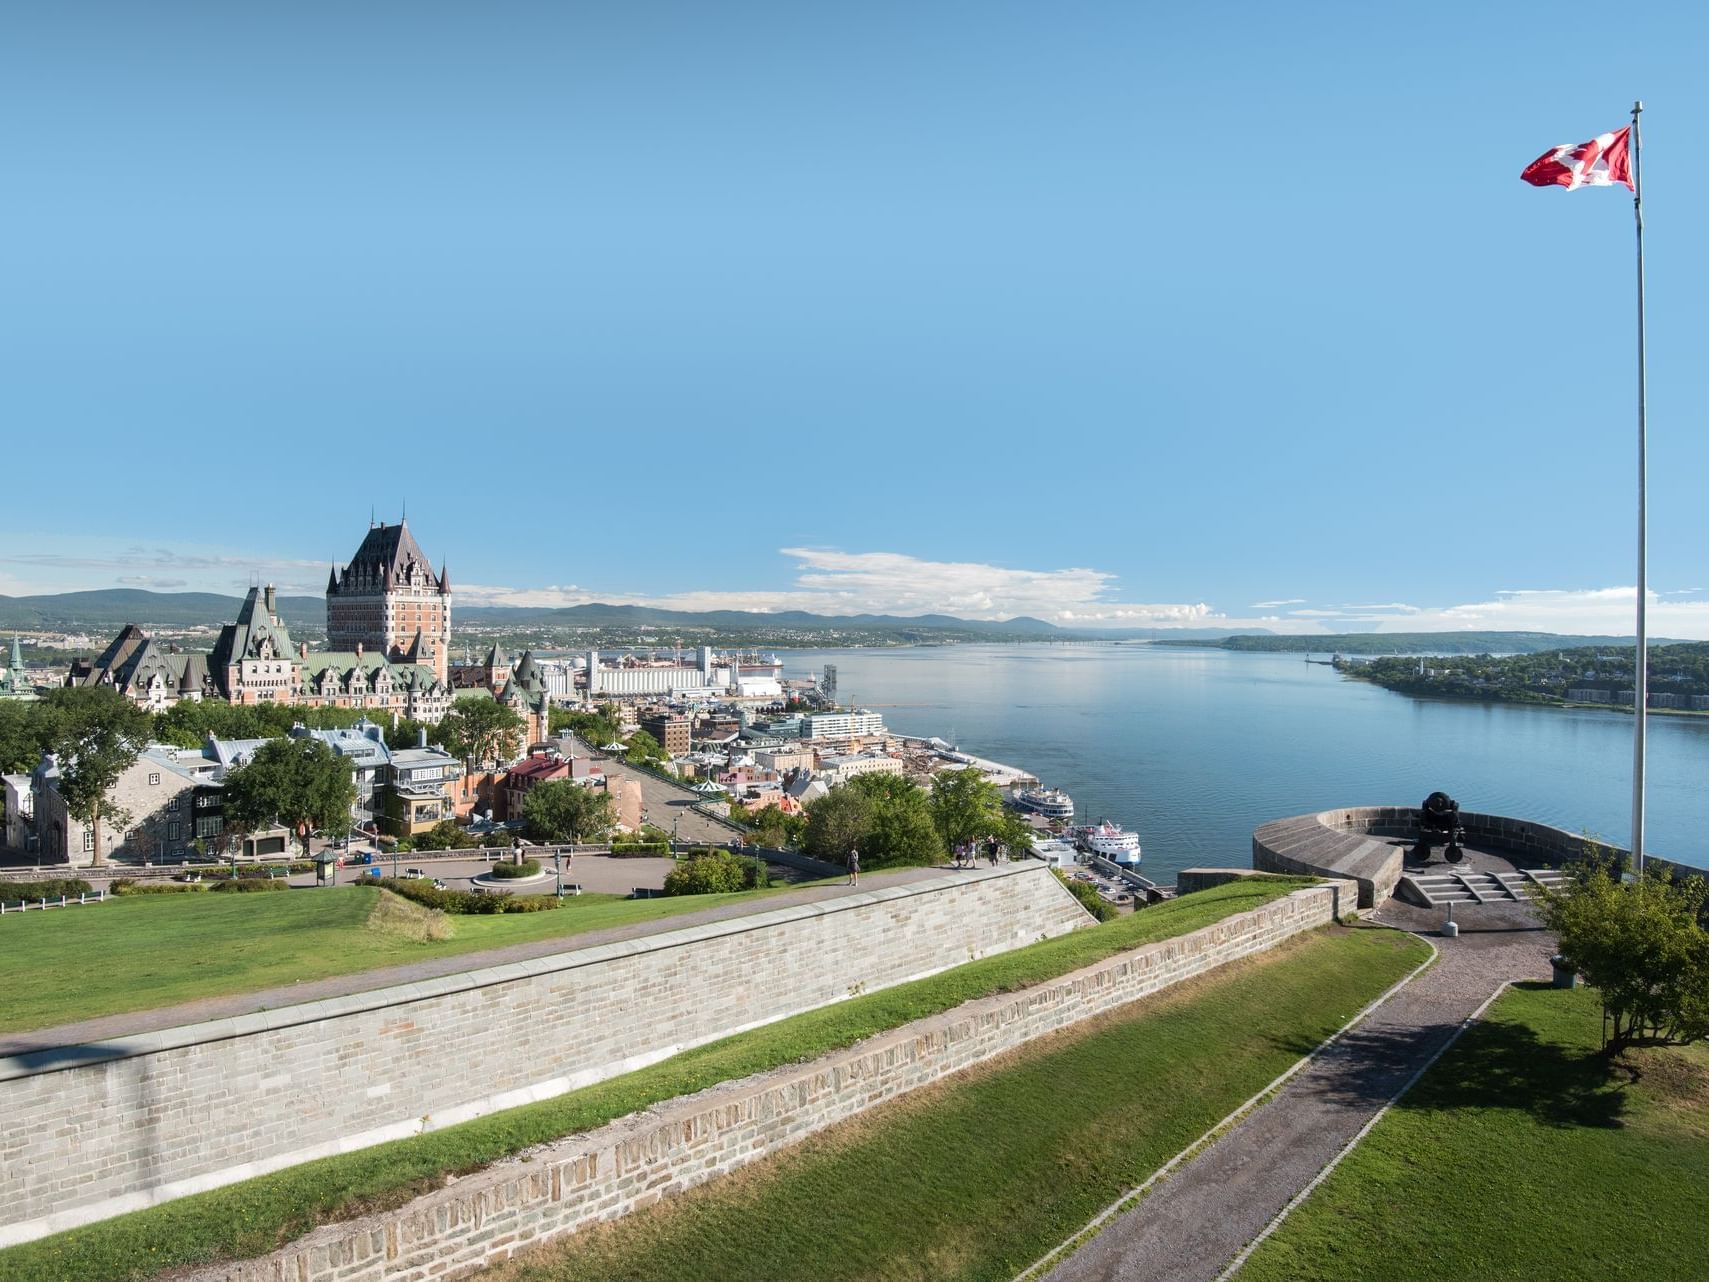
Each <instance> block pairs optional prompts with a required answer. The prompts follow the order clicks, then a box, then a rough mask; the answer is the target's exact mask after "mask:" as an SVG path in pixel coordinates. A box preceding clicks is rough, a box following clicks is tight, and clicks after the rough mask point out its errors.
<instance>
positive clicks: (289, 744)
mask: <svg viewBox="0 0 1709 1282" xmlns="http://www.w3.org/2000/svg"><path fill="white" fill-rule="evenodd" d="M355 802H356V783H355V781H354V779H352V777H351V771H350V766H349V764H348V763H347V762H345V761H344V760H343V759H342V758H341V757H339V756H338V754H337V753H335V752H333V750H332V749H331V748H329V747H328V746H327V745H326V744H324V743H322V742H321V741H320V740H319V739H289V738H286V739H269V740H268V741H267V742H266V743H264V744H262V745H261V746H260V747H259V748H257V749H256V750H255V755H254V756H253V757H251V758H250V759H249V761H248V762H247V763H246V764H244V765H242V766H239V767H238V768H237V769H235V770H233V771H231V772H229V773H228V774H227V775H226V779H225V818H226V824H227V826H228V827H230V828H233V829H234V830H237V831H243V832H255V831H257V830H258V829H262V828H266V827H269V826H271V825H272V824H274V823H278V824H282V825H283V826H284V827H286V828H289V829H291V830H292V831H293V832H294V833H296V835H297V839H298V840H299V841H301V842H302V845H303V853H304V854H305V855H306V854H307V853H308V848H309V835H310V833H312V832H313V831H315V830H316V829H318V830H320V832H322V833H323V834H325V835H327V836H333V837H342V836H344V835H345V834H346V833H348V832H349V831H350V808H351V806H353V805H354V804H355Z"/></svg>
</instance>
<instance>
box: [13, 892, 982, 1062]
mask: <svg viewBox="0 0 1709 1282" xmlns="http://www.w3.org/2000/svg"><path fill="white" fill-rule="evenodd" d="M948 871H949V870H948V869H944V868H898V869H896V870H894V871H890V872H880V873H872V874H869V875H868V876H865V877H863V878H862V879H861V884H860V887H859V889H858V890H857V889H854V888H852V887H849V886H846V885H843V884H841V883H838V884H836V885H832V886H806V887H802V888H801V889H798V890H788V891H784V892H783V893H781V894H773V895H765V896H763V897H760V898H757V899H742V900H737V901H735V902H733V903H727V904H722V905H720V906H719V907H717V908H708V909H704V910H702V911H700V912H691V913H679V914H678V915H676V916H674V917H661V918H655V919H654V920H652V921H644V922H635V923H633V924H631V925H627V926H612V927H608V928H606V929H604V930H588V931H582V932H581V933H579V934H572V935H558V936H555V937H553V938H551V939H536V940H531V941H529V942H528V943H525V944H513V945H511V946H510V947H508V948H492V949H487V950H485V951H482V952H474V953H457V954H455V955H452V956H441V957H435V958H431V959H429V960H427V961H419V962H412V963H410V964H409V965H407V966H388V967H386V968H385V969H383V970H364V971H357V972H355V973H353V974H349V975H332V976H329V977H327V978H325V979H317V980H313V981H311V982H309V983H305V984H291V985H288V986H286V987H282V988H265V989H261V990H259V991H255V992H247V993H232V994H228V995H226V996H223V997H208V998H203V999H202V1000H200V1001H194V1002H185V1003H184V1004H182V1005H179V1006H165V1007H161V1008H158V1009H155V1010H139V1011H130V1012H127V1013H124V1014H120V1015H104V1016H101V1017H100V1018H98V1019H86V1020H82V1021H80V1022H77V1023H72V1024H59V1025H56V1026H54V1027H51V1028H38V1029H32V1030H30V1031H29V1032H21V1033H3V1034H0V1056H5V1055H22V1054H26V1053H28V1052H30V1051H35V1050H45V1049H48V1048H51V1047H58V1046H82V1045H85V1044H87V1043H89V1042H99V1041H107V1040H109V1039H112V1038H117V1037H134V1036H136V1035H137V1034H139V1033H148V1032H153V1031H155V1030H157V1029H162V1028H178V1027H181V1026H183V1025H185V1024H199V1023H202V1022H204V1021H206V1020H210V1019H224V1018H226V1017H228V1016H232V1015H247V1014H249V1013H250V1012H252V1011H259V1010H277V1009H279V1008H280V1007H283V1006H296V1005H300V1004H301V1003H303V1002H312V1001H318V1000H320V999H321V998H323V997H342V996H344V995H345V994H347V993H365V992H370V991H372V990H374V989H376V988H386V987H390V986H392V985H396V984H411V983H414V982H416V981H417V980H422V979H434V978H437V977H438V976H440V975H455V974H460V973H462V972H463V971H470V970H481V969H484V968H485V967H488V966H503V965H507V964H509V963H511V962H519V961H528V960H531V959H532V958H535V957H549V956H551V955H552V954H554V953H567V952H574V951H577V950H579V949H583V948H593V947H595V946H597V945H599V944H610V943H616V942H617V941H619V940H624V939H635V938H638V937H639V936H642V935H658V934H663V933H664V932H665V931H670V930H686V929H688V928H689V927H692V926H703V925H705V924H706V923H708V922H714V921H726V920H728V919H730V918H732V917H746V916H749V915H751V914H753V913H762V912H770V911H771V910H772V909H774V908H789V907H793V906H794V905H796V904H812V903H819V902H821V901H823V900H826V899H835V898H838V897H839V896H842V895H853V894H860V893H863V892H865V891H868V890H879V889H884V888H886V887H891V886H902V885H907V884H908V883H910V882H916V881H923V880H926V879H927V878H930V877H942V876H944V875H946V873H948ZM296 893H307V894H313V893H315V892H313V891H306V892H296Z"/></svg>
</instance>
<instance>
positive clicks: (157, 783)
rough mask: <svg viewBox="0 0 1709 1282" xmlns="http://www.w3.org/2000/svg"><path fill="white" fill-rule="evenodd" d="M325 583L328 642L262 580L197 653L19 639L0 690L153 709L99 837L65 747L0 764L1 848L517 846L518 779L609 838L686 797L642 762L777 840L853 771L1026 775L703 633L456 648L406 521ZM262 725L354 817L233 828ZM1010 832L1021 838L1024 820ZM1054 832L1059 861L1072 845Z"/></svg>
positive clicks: (267, 853)
mask: <svg viewBox="0 0 1709 1282" xmlns="http://www.w3.org/2000/svg"><path fill="white" fill-rule="evenodd" d="M325 598H326V637H327V644H326V646H325V648H320V649H312V648H311V647H310V646H309V645H308V644H307V643H306V642H299V641H296V640H294V639H293V638H292V636H291V632H290V629H289V628H288V627H287V625H286V623H285V622H284V620H283V619H282V618H281V617H280V614H279V610H278V598H277V596H276V593H275V589H274V588H273V587H272V586H271V585H255V586H252V587H251V588H250V589H249V591H248V594H247V595H246V596H245V598H244V600H243V603H242V606H241V608H240V609H239V611H238V614H237V617H236V619H235V620H233V621H231V622H228V623H224V624H223V625H221V626H220V627H219V629H218V631H217V633H216V634H215V637H214V642H213V645H212V647H211V648H210V649H209V650H207V651H197V650H192V649H189V648H186V647H185V646H183V645H181V644H178V643H176V642H167V641H161V640H158V639H156V638H155V637H153V636H151V635H150V634H149V633H148V632H146V631H145V630H144V629H143V628H141V627H139V626H137V625H135V624H127V625H126V626H125V627H123V628H122V629H121V630H120V631H119V632H118V634H117V635H116V636H114V637H113V638H112V639H111V641H110V642H108V643H107V644H106V645H105V646H104V647H103V648H101V649H100V650H99V652H98V653H95V654H92V655H87V656H79V657H76V658H74V659H72V661H71V662H70V663H69V664H68V665H67V666H66V667H65V668H64V669H63V671H59V672H54V673H49V674H45V676H46V679H45V680H36V679H34V678H35V677H37V676H38V675H43V674H39V673H29V672H26V671H25V669H24V667H23V665H22V660H21V658H20V657H19V654H18V646H17V642H16V640H14V642H13V654H12V662H11V664H10V666H9V667H8V668H7V670H6V675H5V677H4V679H3V681H0V699H5V700H9V701H12V702H13V703H14V704H19V703H24V702H28V701H34V700H39V699H41V698H42V697H43V696H44V694H47V693H48V692H50V691H52V690H56V689H57V690H91V691H108V692H112V693H113V694H116V695H118V696H121V697H122V699H123V700H124V701H125V702H126V703H127V704H128V705H130V706H133V707H134V708H136V709H137V710H138V711H139V712H140V713H143V714H147V717H148V718H149V719H148V721H147V725H148V728H149V731H150V733H149V735H148V739H147V742H146V743H143V744H142V745H141V746H140V749H139V750H138V751H137V753H136V754H135V757H134V759H133V760H131V761H130V762H129V763H128V764H126V765H125V766H124V767H123V769H122V770H120V771H119V772H118V774H117V775H116V777H115V778H114V779H113V781H112V784H111V787H110V789H109V791H108V794H107V796H106V799H105V804H106V809H107V812H108V813H109V815H122V816H124V817H125V822H124V824H123V825H122V826H121V827H118V828H117V829H116V830H111V831H108V832H107V833H106V835H105V838H103V836H102V834H101V831H100V817H99V815H98V814H97V813H93V812H90V811H88V810H84V812H83V813H82V814H79V810H78V807H77V806H75V805H68V803H67V799H66V797H65V795H63V794H64V792H65V791H66V790H65V787H64V772H65V769H66V764H67V763H66V762H64V761H62V760H60V759H59V758H58V757H57V756H56V754H55V753H53V752H51V751H50V752H45V753H44V754H43V755H42V756H41V757H40V759H39V760H37V761H35V762H34V763H33V764H31V765H30V766H29V768H28V769H22V768H20V769H16V770H12V771H10V772H9V773H6V774H5V776H4V788H5V803H6V804H5V827H4V841H5V845H6V846H7V847H8V848H10V849H12V850H13V851H15V852H22V853H23V854H24V855H26V856H33V857H34V859H35V860H36V861H37V862H39V863H43V864H62V865H67V866H85V865H91V864H98V863H103V862H106V861H112V862H115V863H120V864H126V863H135V864H148V863H180V862H185V861H191V860H196V859H205V858H208V857H210V856H212V857H218V856H220V855H222V854H225V853H230V854H233V855H235V856H241V857H244V858H251V859H267V858H278V857H283V856H286V855H287V854H288V853H289V851H290V848H291V845H292V840H293V838H294V837H295V838H297V839H299V840H300V841H301V844H302V847H303V853H304V854H305V855H308V854H311V853H314V852H317V851H320V850H325V849H329V848H333V847H336V848H337V849H339V850H345V849H348V848H350V846H351V845H352V843H354V845H356V846H359V847H361V846H371V847H372V848H374V849H376V850H381V849H389V850H404V851H407V850H411V849H416V848H421V849H427V848H432V847H439V848H443V847H446V846H459V847H460V846H473V845H480V844H483V842H485V843H487V844H491V842H492V841H493V840H494V839H495V837H496V838H499V839H503V838H507V837H509V836H511V835H516V836H517V837H518V839H519V840H520V839H521V834H524V833H526V832H527V831H528V825H527V823H526V817H525V813H524V812H525V805H526V803H527V799H528V797H529V796H530V794H532V793H533V792H534V791H535V790H536V789H538V788H540V787H541V786H543V785H548V784H560V783H561V784H569V785H573V786H576V787H579V788H584V789H588V790H591V791H593V792H595V793H598V794H600V795H602V796H604V797H606V798H607V799H608V800H609V815H610V818H611V821H612V824H611V826H612V828H613V830H614V831H616V832H618V833H620V834H628V835H629V836H631V837H636V838H639V837H641V836H643V835H652V836H655V837H665V836H668V837H670V838H677V837H679V836H680V835H681V833H680V832H679V831H676V829H678V827H679V826H680V824H681V822H682V816H681V815H680V814H677V815H673V816H671V817H670V818H669V819H668V820H667V819H666V816H665V814H664V812H663V810H662V808H660V807H654V809H655V811H657V813H654V814H649V811H648V806H647V801H646V798H645V796H644V787H643V784H644V782H645V779H646V778H647V777H656V778H658V779H661V780H669V781H672V782H674V783H677V784H680V785H682V786H683V787H686V788H688V789H690V790H691V791H692V792H693V793H694V794H695V795H696V798H697V800H696V802H695V804H694V806H693V812H694V817H695V818H694V826H695V828H696V830H697V831H698V832H700V833H701V834H702V835H704V834H706V833H707V832H714V833H717V834H718V835H720V836H723V837H729V838H733V839H735V840H738V841H739V840H741V839H742V837H743V836H744V834H746V833H749V832H754V831H755V830H756V829H759V830H760V835H762V836H764V837H766V838H768V839H771V840H773V841H776V842H778V843H779V844H781V843H783V842H785V841H787V840H789V839H790V838H792V837H795V836H799V835H800V833H801V831H802V826H803V824H804V822H805V819H804V817H805V814H806V811H807V809H808V808H809V807H810V806H812V805H813V803H814V802H816V801H818V800H819V799H821V798H823V797H825V796H827V795H828V794H829V793H830V792H831V791H832V790H833V789H836V788H838V787H840V786H842V785H845V784H848V783H851V782H852V781H854V780H856V779H861V778H866V777H870V776H882V777H888V778H891V779H895V780H897V781H899V784H900V785H904V786H906V787H907V788H908V789H909V790H910V791H911V792H912V791H914V790H917V791H918V793H920V794H922V795H923V794H929V793H930V791H931V790H932V788H933V785H934V781H935V780H936V779H937V777H938V776H939V775H940V774H942V773H943V772H945V771H956V772H960V771H966V770H973V771H976V772H977V773H978V774H979V776H980V777H981V778H982V779H984V780H986V781H987V782H989V783H990V784H991V785H993V787H994V788H995V789H1003V790H1010V789H1015V788H1017V787H1021V786H1024V785H1028V784H1036V783H1037V780H1035V779H1033V778H1032V777H1031V776H1030V775H1028V774H1027V773H1026V772H1025V771H1023V770H1020V769H1017V768H1014V767H1010V766H1005V765H1001V764H999V763H996V762H988V761H983V760H980V759H978V758H975V757H971V756H969V755H967V754H965V753H961V752H959V751H957V750H956V749H955V748H954V746H953V745H951V744H948V743H946V742H944V741H942V740H937V739H923V738H917V737H909V736H904V735H899V734H897V733H895V732H893V731H892V730H891V729H889V728H888V727H886V725H885V724H884V720H883V717H882V716H881V715H880V714H878V713H876V712H871V711H867V710H864V709H860V708H847V707H842V706H840V705H839V704H838V701H837V670H836V667H835V666H834V665H831V664H826V665H825V666H824V667H823V670H822V671H821V672H820V673H819V674H818V675H816V676H814V677H810V678H800V677H785V676H784V675H783V669H782V664H781V662H780V661H779V660H778V659H777V657H776V656H775V655H771V654H766V653H761V652H755V651H719V650H715V649H714V648H713V647H711V646H706V645H702V646H698V647H694V648H693V649H691V650H687V651H684V650H682V649H681V648H673V649H670V650H661V649H658V648H654V649H648V650H639V649H627V650H621V651H607V652H602V651H599V650H588V651H586V652H583V653H578V654H565V653H561V652H559V653H550V654H548V653H541V654H536V653H534V652H533V651H523V652H522V653H520V654H515V655H512V654H510V653H507V652H506V651H505V650H504V649H503V648H501V647H500V646H499V645H496V644H494V645H491V646H490V647H489V648H488V649H487V651H486V653H485V655H484V656H482V657H480V658H478V659H476V658H474V656H473V655H467V656H465V657H464V659H463V661H461V662H458V661H455V660H454V658H453V656H454V655H455V654H456V646H455V643H454V634H453V627H452V607H453V592H452V585H451V577H450V572H449V570H448V568H447V567H446V564H445V562H444V561H441V562H440V563H439V568H438V569H437V570H435V569H434V568H433V563H432V562H431V561H430V559H429V558H428V556H427V555H426V553H425V552H424V551H423V549H422V548H421V546H420V544H419V543H418V542H417V541H416V538H415V536H414V534H413V533H412V532H411V530H410V528H409V526H408V525H407V523H405V522H402V521H400V522H398V523H397V524H387V523H385V522H374V523H371V524H370V527H369V529H368V531H367V532H366V534H365V535H364V537H363V538H362V540H361V542H360V544H359V546H358V547H357V549H356V551H355V554H354V555H353V556H352V557H351V559H350V561H349V562H348V563H346V564H344V565H342V566H333V567H331V568H330V569H329V572H328V577H327V586H326V594H325ZM476 724H478V725H479V726H481V727H483V729H481V730H479V731H471V730H470V726H471V725H476ZM277 739H287V740H293V741H297V742H300V743H309V742H313V743H318V744H321V745H324V747H325V748H326V749H327V750H329V751H330V753H331V754H332V755H333V756H335V757H336V758H337V759H338V760H339V761H340V762H341V763H342V764H343V766H344V768H346V769H347V770H348V772H349V775H350V777H351V780H352V782H353V785H354V794H353V797H354V799H353V801H352V803H351V806H350V815H349V822H348V825H345V824H343V823H335V824H330V825H327V826H326V831H325V832H320V831H300V832H295V833H293V832H292V831H290V830H289V829H288V828H287V827H286V826H284V825H281V824H272V825H267V826H255V825H249V826H247V827H245V828H244V829H242V830H241V831H239V830H236V829H234V826H233V825H232V824H231V823H230V822H229V821H228V816H227V814H226V807H225V804H224V794H225V785H226V783H227V780H228V778H229V777H230V776H231V774H232V773H233V772H234V771H238V770H241V769H242V768H243V767H244V766H246V765H247V764H249V763H250V762H251V761H253V760H254V759H255V758H256V756H257V753H258V752H259V751H260V750H261V749H262V748H263V746H264V745H266V744H267V743H269V742H270V741H272V740H277ZM613 761H617V762H621V763H622V764H623V766H624V767H625V768H624V769H623V770H622V771H621V772H617V771H613V770H612V769H610V768H608V767H609V764H610V763H611V762H613ZM10 764H11V765H12V766H20V767H21V766H22V765H23V764H24V763H23V762H22V761H20V760H17V759H14V760H13V761H12V762H11V763H10ZM1070 817H1071V812H1070ZM667 822H668V823H669V824H670V827H671V830H670V831H667V830H666V828H665V826H664V825H665V823H667ZM709 825H710V826H709ZM1037 826H1038V827H1039V828H1040V829H1044V828H1046V827H1047V825H1045V824H1043V823H1042V822H1040V823H1038V825H1037ZM1055 826H1056V828H1057V829H1058V830H1060V829H1061V827H1062V824H1061V823H1060V822H1059V823H1057V824H1056V825H1055ZM1012 832H1013V836H1014V839H1015V844H1027V843H1030V838H1029V836H1028V834H1027V832H1026V831H1024V830H1023V827H1019V826H1017V827H1015V828H1013V830H1012ZM1039 836H1040V837H1041V838H1049V837H1050V836H1051V834H1050V833H1049V832H1048V831H1041V832H1040V833H1039ZM1049 849H1050V850H1052V851H1055V852H1056V853H1057V856H1058V858H1059V857H1060V855H1061V852H1062V850H1063V849H1065V847H1064V846H1063V843H1060V842H1055V843H1052V845H1051V846H1050V848H1049ZM1069 861H1070V862H1072V858H1071V856H1070V860H1069ZM1112 890H1113V888H1112Z"/></svg>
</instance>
